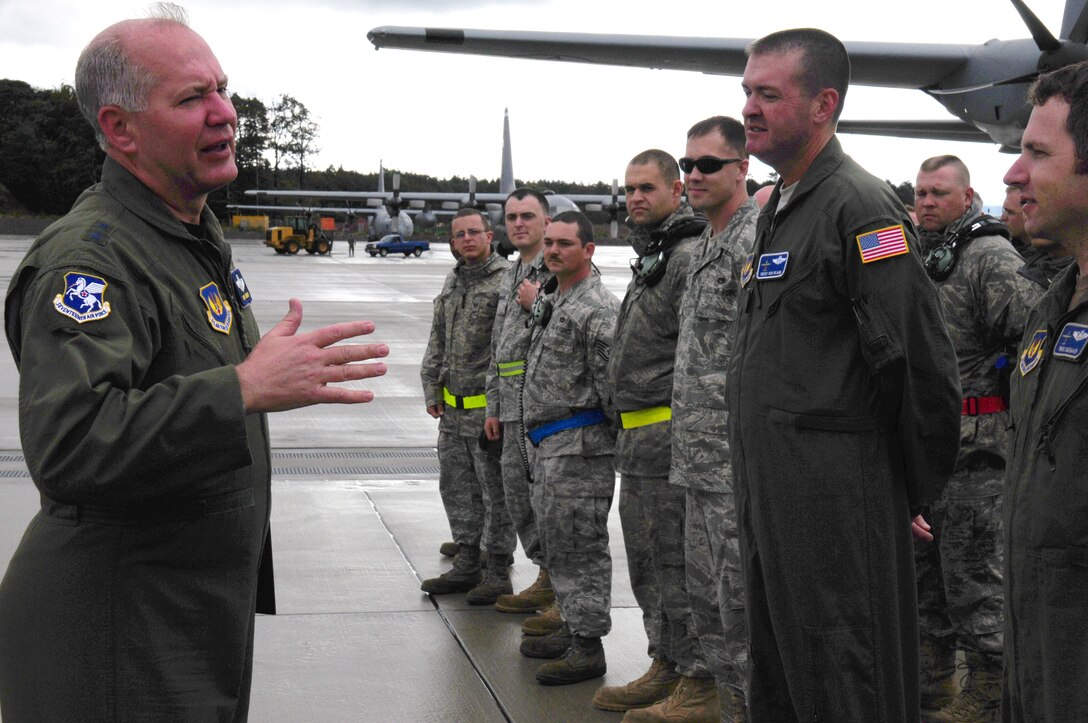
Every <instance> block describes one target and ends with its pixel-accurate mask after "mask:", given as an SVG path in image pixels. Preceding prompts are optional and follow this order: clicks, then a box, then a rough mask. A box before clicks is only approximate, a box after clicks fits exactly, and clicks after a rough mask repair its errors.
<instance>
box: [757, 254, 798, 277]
mask: <svg viewBox="0 0 1088 723" xmlns="http://www.w3.org/2000/svg"><path fill="white" fill-rule="evenodd" d="M789 263H790V252H789V251H780V252H778V253H776V254H763V255H762V256H760V257H759V266H758V267H757V268H756V280H757V281H770V280H772V279H781V278H782V277H783V276H785V275H786V267H787V266H789Z"/></svg>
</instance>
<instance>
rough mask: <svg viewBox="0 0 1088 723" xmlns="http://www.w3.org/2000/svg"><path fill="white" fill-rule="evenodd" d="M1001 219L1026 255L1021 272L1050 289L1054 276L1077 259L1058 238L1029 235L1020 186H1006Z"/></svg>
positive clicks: (1021, 252) (1024, 255) (1011, 237)
mask: <svg viewBox="0 0 1088 723" xmlns="http://www.w3.org/2000/svg"><path fill="white" fill-rule="evenodd" d="M1001 223H1003V224H1005V225H1006V226H1007V227H1008V229H1009V241H1012V245H1013V247H1015V248H1016V250H1017V251H1018V252H1020V255H1021V256H1023V257H1024V265H1023V266H1021V267H1020V269H1019V270H1018V271H1017V273H1018V274H1020V275H1021V276H1023V277H1024V278H1025V279H1028V280H1029V281H1034V282H1035V283H1037V284H1039V286H1041V287H1043V288H1044V289H1049V288H1050V282H1052V281H1053V280H1054V277H1056V276H1057V275H1058V274H1060V273H1061V272H1062V271H1063V270H1064V269H1065V268H1066V267H1067V266H1069V265H1070V264H1071V263H1073V254H1071V253H1069V252H1068V251H1066V250H1065V249H1064V248H1062V245H1061V244H1059V243H1058V242H1056V241H1051V240H1050V239H1044V238H1031V237H1030V236H1028V233H1027V231H1025V230H1024V210H1023V209H1022V208H1021V207H1020V189H1019V188H1017V187H1016V186H1009V187H1008V188H1006V189H1005V203H1004V204H1003V205H1002V206H1001Z"/></svg>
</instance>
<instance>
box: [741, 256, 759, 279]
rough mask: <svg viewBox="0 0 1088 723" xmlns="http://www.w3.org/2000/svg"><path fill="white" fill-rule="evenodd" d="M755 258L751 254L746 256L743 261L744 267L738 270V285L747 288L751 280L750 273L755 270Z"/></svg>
mask: <svg viewBox="0 0 1088 723" xmlns="http://www.w3.org/2000/svg"><path fill="white" fill-rule="evenodd" d="M755 265H756V257H755V256H754V255H753V254H748V258H746V259H744V267H743V268H742V269H741V270H740V285H741V286H747V285H748V282H749V281H751V280H752V272H753V271H754V270H755Z"/></svg>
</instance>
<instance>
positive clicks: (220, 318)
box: [200, 282, 234, 334]
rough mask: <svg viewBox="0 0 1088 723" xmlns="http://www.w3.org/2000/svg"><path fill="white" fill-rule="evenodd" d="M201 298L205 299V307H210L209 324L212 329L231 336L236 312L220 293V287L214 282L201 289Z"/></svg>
mask: <svg viewBox="0 0 1088 723" xmlns="http://www.w3.org/2000/svg"><path fill="white" fill-rule="evenodd" d="M200 298H202V299H204V306H206V307H208V323H209V324H211V327H212V328H213V329H215V330H216V331H218V332H219V333H221V334H229V333H230V327H231V324H232V323H233V322H234V312H233V311H232V310H231V308H230V302H228V301H227V300H226V299H224V298H223V295H222V294H220V293H219V286H218V285H217V284H216V283H215V282H212V283H210V284H206V285H204V286H202V287H200Z"/></svg>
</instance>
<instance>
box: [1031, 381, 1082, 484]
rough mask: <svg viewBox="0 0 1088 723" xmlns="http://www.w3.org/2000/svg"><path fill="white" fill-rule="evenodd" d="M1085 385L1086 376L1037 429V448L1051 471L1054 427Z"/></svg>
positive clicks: (1053, 462)
mask: <svg viewBox="0 0 1088 723" xmlns="http://www.w3.org/2000/svg"><path fill="white" fill-rule="evenodd" d="M1085 386H1088V376H1086V377H1084V378H1082V379H1081V380H1080V382H1079V383H1078V384H1077V386H1076V388H1075V389H1074V390H1073V393H1072V394H1068V395H1066V397H1065V399H1063V400H1062V403H1061V404H1060V405H1059V406H1058V408H1057V409H1055V410H1054V413H1053V414H1051V415H1050V416H1049V417H1048V418H1047V420H1046V421H1045V422H1044V423H1043V426H1042V427H1041V428H1040V429H1039V443H1038V448H1039V449H1041V451H1042V452H1043V454H1045V455H1046V459H1047V461H1048V462H1049V463H1050V471H1051V472H1053V471H1055V470H1056V469H1057V460H1056V459H1055V457H1054V427H1055V426H1056V425H1057V423H1058V421H1059V420H1060V419H1061V417H1062V415H1063V414H1065V411H1066V410H1067V409H1068V408H1069V406H1070V405H1071V404H1072V403H1073V400H1074V399H1076V398H1077V396H1078V395H1079V394H1080V393H1081V391H1083V390H1084V388H1085Z"/></svg>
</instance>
